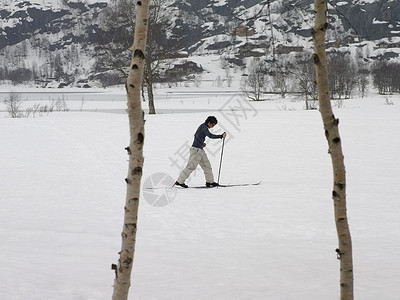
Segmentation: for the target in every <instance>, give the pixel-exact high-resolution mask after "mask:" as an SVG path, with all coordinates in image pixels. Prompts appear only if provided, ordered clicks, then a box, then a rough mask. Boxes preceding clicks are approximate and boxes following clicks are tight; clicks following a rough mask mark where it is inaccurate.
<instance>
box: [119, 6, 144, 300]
mask: <svg viewBox="0 0 400 300" xmlns="http://www.w3.org/2000/svg"><path fill="white" fill-rule="evenodd" d="M136 4H137V11H136V26H135V39H134V43H133V46H132V48H131V50H132V52H133V57H132V62H131V68H130V72H129V75H128V79H127V83H126V90H127V94H128V95H127V98H128V108H127V112H128V118H129V129H130V144H129V147H128V148H127V150H128V154H129V168H128V176H127V178H126V179H125V181H126V183H127V193H126V204H125V215H124V225H123V231H122V234H121V236H122V246H121V252H120V258H119V261H118V265H113V266H112V268H113V269H114V270H115V281H114V292H113V296H112V299H113V300H126V299H128V292H129V287H130V285H131V272H132V265H133V257H134V252H135V241H136V230H137V219H138V218H137V217H138V208H139V195H140V181H141V178H142V168H143V143H144V113H143V110H142V106H141V101H140V90H141V84H142V80H143V69H144V61H145V49H146V38H147V28H148V13H149V0H141V1H137V3H136Z"/></svg>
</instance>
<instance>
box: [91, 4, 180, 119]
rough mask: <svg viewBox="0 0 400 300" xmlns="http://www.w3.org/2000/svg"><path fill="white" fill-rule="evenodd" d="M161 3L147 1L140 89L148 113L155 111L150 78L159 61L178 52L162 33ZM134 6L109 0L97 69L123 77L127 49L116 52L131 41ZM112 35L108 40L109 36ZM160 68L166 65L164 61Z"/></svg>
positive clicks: (152, 80)
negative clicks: (144, 47) (142, 72)
mask: <svg viewBox="0 0 400 300" xmlns="http://www.w3.org/2000/svg"><path fill="white" fill-rule="evenodd" d="M165 5H166V4H165V3H164V2H163V1H161V0H151V2H150V5H149V23H150V24H151V26H150V27H149V28H148V34H147V46H146V61H145V69H144V75H143V80H144V83H145V84H144V85H143V88H145V89H146V91H147V98H148V105H149V114H155V113H156V110H155V105H154V91H153V85H154V81H155V80H156V79H157V76H158V75H159V73H160V69H161V62H164V61H165V60H171V55H173V54H174V53H176V52H177V51H178V45H176V43H171V42H170V41H169V40H168V39H167V37H166V35H165V34H163V33H164V32H165V31H166V29H165V27H166V26H167V25H166V24H167V23H168V22H166V21H165V20H164V19H163V18H166V17H165V16H163V14H162V13H161V12H162V10H163V9H164V7H165ZM134 13H135V12H134V7H132V5H131V3H130V0H118V1H117V0H112V2H111V5H110V6H109V7H108V8H107V9H105V10H104V13H103V16H104V17H103V19H104V22H103V23H104V24H103V28H104V30H105V31H104V33H103V35H102V36H101V37H100V38H99V43H100V44H102V45H103V46H102V47H101V51H100V52H101V55H99V57H98V63H97V69H98V70H109V69H110V68H111V69H112V70H115V71H117V72H118V73H119V74H121V75H122V76H124V77H126V75H127V71H128V66H127V65H126V60H127V56H128V54H129V53H128V51H122V52H121V51H120V49H121V47H122V48H128V47H129V45H131V44H132V35H131V33H132V32H133V30H134V27H135V22H134V20H133V18H132V16H133V15H134ZM110 37H112V43H109V39H110ZM163 66H164V67H167V68H168V67H170V66H169V65H168V64H164V65H163Z"/></svg>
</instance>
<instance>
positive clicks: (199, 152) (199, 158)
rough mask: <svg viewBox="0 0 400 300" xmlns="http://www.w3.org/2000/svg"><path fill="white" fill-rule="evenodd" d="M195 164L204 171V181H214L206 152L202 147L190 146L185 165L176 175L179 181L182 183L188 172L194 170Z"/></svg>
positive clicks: (188, 174)
mask: <svg viewBox="0 0 400 300" xmlns="http://www.w3.org/2000/svg"><path fill="white" fill-rule="evenodd" d="M197 165H200V167H201V168H202V169H203V171H204V176H205V177H206V182H209V183H212V182H214V175H213V173H212V168H211V164H210V161H209V160H208V157H207V154H206V152H205V151H204V149H200V148H196V147H191V148H190V157H189V161H188V163H187V166H186V167H185V169H183V171H182V172H181V174H180V175H179V177H178V180H177V181H178V182H179V183H184V182H185V180H186V179H187V178H188V177H189V176H190V174H191V173H192V172H193V171H194V170H196V168H197Z"/></svg>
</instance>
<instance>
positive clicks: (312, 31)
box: [311, 11, 317, 37]
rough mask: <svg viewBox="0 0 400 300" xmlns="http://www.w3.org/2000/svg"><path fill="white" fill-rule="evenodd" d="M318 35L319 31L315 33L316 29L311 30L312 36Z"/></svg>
mask: <svg viewBox="0 0 400 300" xmlns="http://www.w3.org/2000/svg"><path fill="white" fill-rule="evenodd" d="M314 13H315V11H314ZM316 33H317V31H315V29H314V28H311V36H313V37H314V36H315V35H316Z"/></svg>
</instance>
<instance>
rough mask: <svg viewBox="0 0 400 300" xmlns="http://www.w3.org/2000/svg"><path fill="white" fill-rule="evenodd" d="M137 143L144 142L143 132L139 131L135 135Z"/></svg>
mask: <svg viewBox="0 0 400 300" xmlns="http://www.w3.org/2000/svg"><path fill="white" fill-rule="evenodd" d="M137 140H138V144H143V142H144V135H143V133H141V132H139V133H138V135H137Z"/></svg>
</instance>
